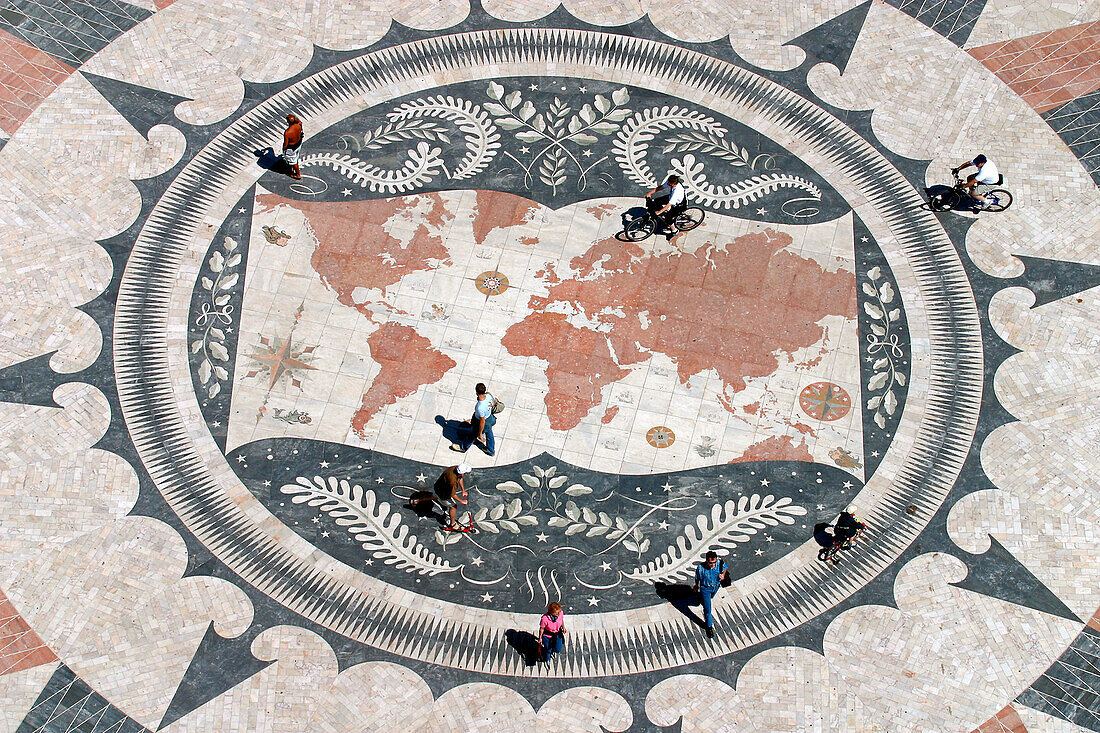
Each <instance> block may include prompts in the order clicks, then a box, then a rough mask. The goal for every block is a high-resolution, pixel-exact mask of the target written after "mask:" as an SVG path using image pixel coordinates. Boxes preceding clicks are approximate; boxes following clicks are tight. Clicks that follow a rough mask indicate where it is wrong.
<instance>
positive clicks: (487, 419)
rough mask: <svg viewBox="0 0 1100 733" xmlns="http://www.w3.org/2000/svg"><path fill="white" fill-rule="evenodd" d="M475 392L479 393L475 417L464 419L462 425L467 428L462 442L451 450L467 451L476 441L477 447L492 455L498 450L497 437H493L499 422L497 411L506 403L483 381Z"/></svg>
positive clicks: (475, 404) (461, 439)
mask: <svg viewBox="0 0 1100 733" xmlns="http://www.w3.org/2000/svg"><path fill="white" fill-rule="evenodd" d="M474 393H475V394H476V395H477V402H475V403H474V414H473V417H471V418H470V420H468V421H463V423H462V425H463V427H465V430H464V431H463V433H464V434H463V436H462V437H461V438H460V441H461V442H460V443H455V444H453V445H452V446H451V450H453V451H458V452H459V453H465V452H466V451H468V450H469V449H470V446H471V445H474V444H475V443H476V444H477V447H478V448H480V449H481V450H482V451H484V452H485V454H486V455H489V456H492V455H495V454H496V452H497V442H496V438H494V437H493V426H494V425H496V422H497V413H499V412H500V411H501V410H503V409H504V405H503V403H501V402H500V401H499V400H497V398H496V397H493V396H492V395H491V394H489V389H488V388H487V387H486V386H485V385H484V384H482V383H481V382H478V383H477V386H475V387H474ZM467 426H468V427H467Z"/></svg>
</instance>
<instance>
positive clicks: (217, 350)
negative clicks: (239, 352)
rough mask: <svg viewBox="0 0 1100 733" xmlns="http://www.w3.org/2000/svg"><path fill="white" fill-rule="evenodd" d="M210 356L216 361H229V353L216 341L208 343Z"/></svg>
mask: <svg viewBox="0 0 1100 733" xmlns="http://www.w3.org/2000/svg"><path fill="white" fill-rule="evenodd" d="M210 355H211V356H213V357H214V358H215V359H217V360H218V361H229V352H228V351H226V349H225V347H224V346H222V345H221V344H220V343H218V342H217V341H211V342H210Z"/></svg>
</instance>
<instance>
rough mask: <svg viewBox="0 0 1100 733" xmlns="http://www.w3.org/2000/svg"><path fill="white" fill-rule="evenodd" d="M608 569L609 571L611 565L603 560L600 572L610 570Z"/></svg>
mask: <svg viewBox="0 0 1100 733" xmlns="http://www.w3.org/2000/svg"><path fill="white" fill-rule="evenodd" d="M610 569H611V563H609V562H608V561H607V560H604V561H603V562H601V563H600V570H604V571H606V570H610Z"/></svg>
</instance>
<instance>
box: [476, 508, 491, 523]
mask: <svg viewBox="0 0 1100 733" xmlns="http://www.w3.org/2000/svg"><path fill="white" fill-rule="evenodd" d="M488 513H489V508H488V507H484V506H483V507H481V508H480V509H478V510H477V512H476V513H474V521H475V522H480V521H481V520H483V519H485V515H486V514H488Z"/></svg>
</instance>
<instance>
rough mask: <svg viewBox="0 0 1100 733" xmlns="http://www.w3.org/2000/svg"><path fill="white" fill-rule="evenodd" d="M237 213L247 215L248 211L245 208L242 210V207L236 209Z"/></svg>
mask: <svg viewBox="0 0 1100 733" xmlns="http://www.w3.org/2000/svg"><path fill="white" fill-rule="evenodd" d="M237 213H238V214H247V213H248V209H246V208H244V207H243V206H242V207H241V208H239V209H237Z"/></svg>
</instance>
